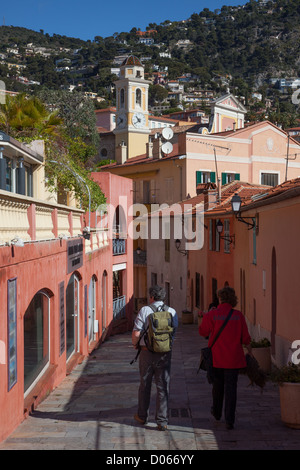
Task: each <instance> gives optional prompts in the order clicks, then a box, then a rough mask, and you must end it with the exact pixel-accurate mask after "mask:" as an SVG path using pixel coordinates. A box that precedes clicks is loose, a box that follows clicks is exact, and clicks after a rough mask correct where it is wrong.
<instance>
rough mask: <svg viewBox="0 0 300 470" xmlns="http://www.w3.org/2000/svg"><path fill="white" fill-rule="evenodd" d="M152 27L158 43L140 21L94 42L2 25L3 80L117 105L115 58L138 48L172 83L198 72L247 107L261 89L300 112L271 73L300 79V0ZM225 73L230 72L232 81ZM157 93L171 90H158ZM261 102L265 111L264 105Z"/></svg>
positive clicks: (202, 83) (150, 69)
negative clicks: (72, 91) (92, 96)
mask: <svg viewBox="0 0 300 470" xmlns="http://www.w3.org/2000/svg"><path fill="white" fill-rule="evenodd" d="M147 31H149V34H148V36H149V37H150V38H152V43H151V44H145V43H143V42H141V40H140V39H141V34H139V33H140V30H139V28H138V25H137V27H136V28H133V29H132V30H131V31H129V32H119V33H115V34H114V35H113V36H111V37H107V38H104V37H102V36H100V35H99V36H96V37H95V38H94V40H89V41H83V40H81V39H79V38H69V37H66V36H60V35H56V34H54V35H53V36H50V35H49V34H47V33H45V32H44V31H42V30H40V31H39V32H37V31H32V30H28V29H25V28H21V27H11V26H2V27H0V79H1V80H3V81H4V82H5V84H6V88H7V89H9V90H11V91H26V92H28V91H30V93H34V94H36V93H38V92H40V91H41V90H60V89H61V88H65V89H66V88H68V87H70V86H71V87H72V88H74V89H75V90H77V91H79V90H80V91H83V92H93V93H95V94H97V96H99V97H102V98H104V100H105V101H104V102H103V103H102V104H101V105H99V104H97V102H95V104H96V105H97V106H102V107H105V106H108V105H113V104H114V89H113V82H114V80H115V79H116V76H115V75H114V74H113V73H112V69H113V68H114V67H117V64H116V57H118V56H122V55H125V54H134V55H136V56H138V57H140V58H141V59H142V60H143V63H144V65H145V72H146V73H147V75H148V77H149V78H151V77H152V76H153V73H154V72H155V71H157V70H167V81H168V80H172V79H177V78H178V77H180V76H182V75H184V74H193V75H196V77H197V79H196V86H198V87H202V88H204V89H212V90H214V92H215V93H216V94H222V93H224V92H225V91H226V90H228V89H229V90H230V92H232V93H234V94H235V95H236V96H241V97H243V98H244V102H245V104H246V105H248V104H249V100H250V96H251V94H252V93H253V92H254V91H258V92H259V93H261V94H262V96H263V100H265V99H266V98H270V99H271V100H272V106H273V109H272V112H274V113H276V112H277V113H278V112H280V113H283V112H284V113H289V114H294V113H295V112H298V109H296V108H295V105H294V104H292V102H291V97H290V94H291V90H288V91H287V92H286V93H284V94H282V93H280V92H279V90H278V89H277V88H276V86H275V85H274V81H273V82H272V80H271V79H274V78H277V79H280V78H288V77H294V78H298V77H300V41H299V37H300V2H299V0H274V1H272V0H270V1H265V0H258V1H256V0H250V1H249V2H248V3H246V4H245V5H243V6H236V7H231V6H223V7H222V8H221V9H218V10H214V11H210V10H209V8H204V9H203V10H202V11H201V12H199V13H193V14H192V15H191V16H190V17H189V18H186V19H185V18H183V19H182V21H177V22H170V21H168V19H166V20H165V21H164V22H163V23H161V24H159V25H158V24H155V23H149V25H148V27H147V28H146V32H145V33H146V35H147ZM99 33H101V26H100V27H99ZM163 53H165V54H163ZM14 65H15V66H16V68H14ZM17 66H18V67H19V69H18V68H17ZM20 76H25V77H26V80H27V82H26V83H24V80H23V82H22V80H20ZM223 77H227V78H228V80H227V85H226V87H224V85H223V84H222V78H223ZM153 95H155V96H157V95H161V96H163V95H164V93H159V90H153ZM256 108H258V111H259V105H256ZM256 108H255V107H253V108H252V109H251V111H253V112H255V111H257V109H256Z"/></svg>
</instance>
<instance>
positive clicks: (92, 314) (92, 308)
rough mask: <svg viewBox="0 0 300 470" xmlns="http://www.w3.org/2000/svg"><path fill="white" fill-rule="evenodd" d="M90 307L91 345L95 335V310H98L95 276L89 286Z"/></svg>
mask: <svg viewBox="0 0 300 470" xmlns="http://www.w3.org/2000/svg"><path fill="white" fill-rule="evenodd" d="M88 305H89V307H88V316H89V343H90V342H91V341H93V340H94V333H95V327H94V325H95V319H96V315H95V310H96V280H95V277H94V276H93V277H92V279H91V281H90V285H89V304H88Z"/></svg>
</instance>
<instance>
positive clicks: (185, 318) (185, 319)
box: [182, 310, 194, 324]
mask: <svg viewBox="0 0 300 470" xmlns="http://www.w3.org/2000/svg"><path fill="white" fill-rule="evenodd" d="M193 322H194V317H193V313H192V312H191V311H190V310H182V323H183V324H187V323H193Z"/></svg>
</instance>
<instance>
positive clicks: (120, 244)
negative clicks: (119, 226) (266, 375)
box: [113, 238, 126, 255]
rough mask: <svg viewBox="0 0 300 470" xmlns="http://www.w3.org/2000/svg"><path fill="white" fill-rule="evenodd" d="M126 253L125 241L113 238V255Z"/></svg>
mask: <svg viewBox="0 0 300 470" xmlns="http://www.w3.org/2000/svg"><path fill="white" fill-rule="evenodd" d="M125 253H126V241H125V240H124V239H123V238H113V255H124V254H125Z"/></svg>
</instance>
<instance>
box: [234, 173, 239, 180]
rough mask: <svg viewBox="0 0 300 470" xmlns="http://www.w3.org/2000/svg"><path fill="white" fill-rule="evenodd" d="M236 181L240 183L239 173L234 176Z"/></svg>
mask: <svg viewBox="0 0 300 470" xmlns="http://www.w3.org/2000/svg"><path fill="white" fill-rule="evenodd" d="M234 179H235V180H237V181H240V174H239V173H236V174H235V175H234Z"/></svg>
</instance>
